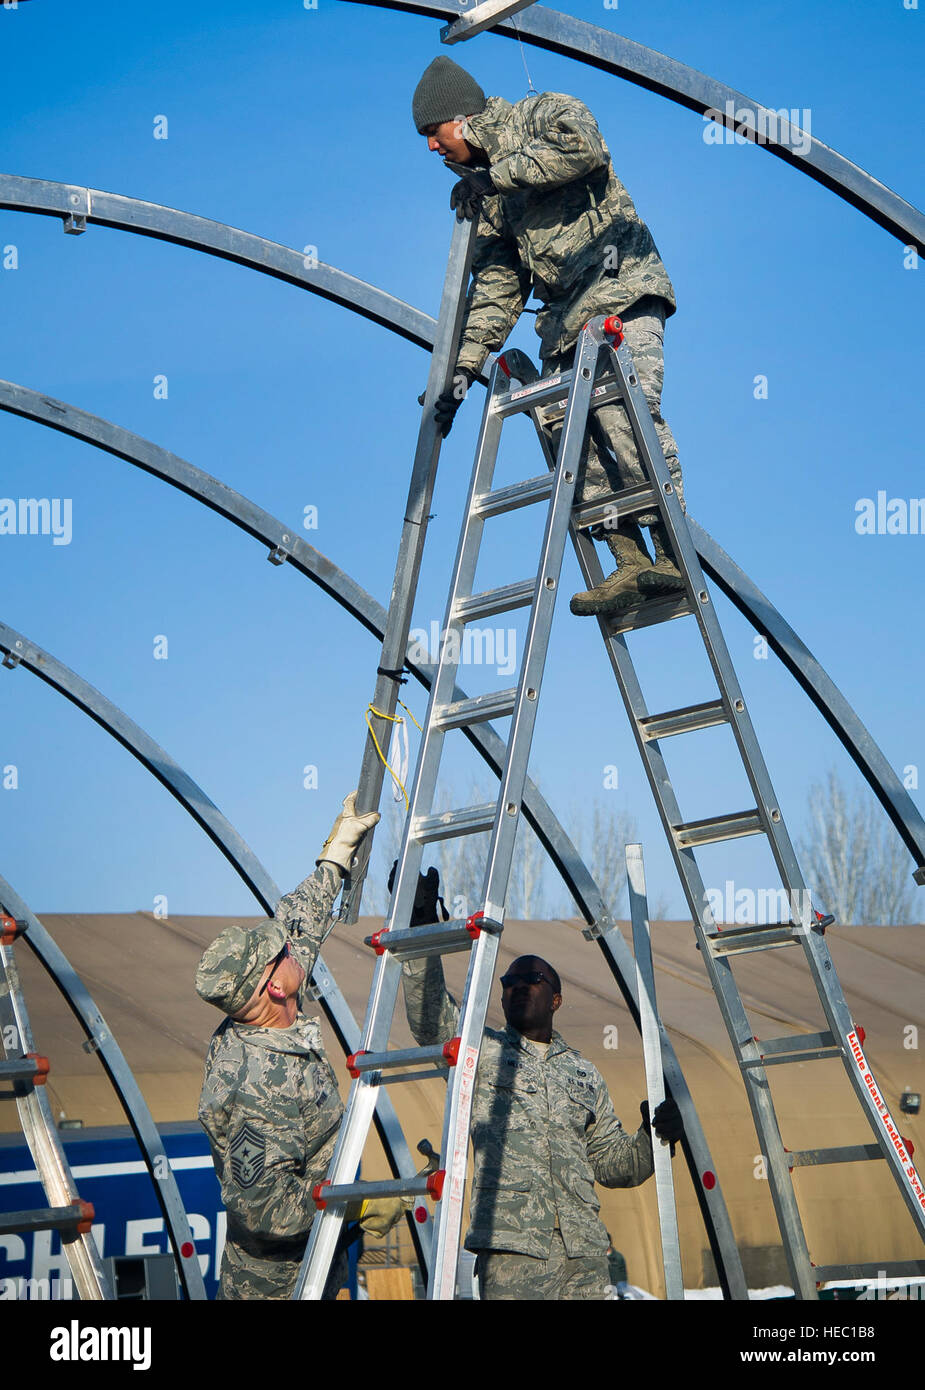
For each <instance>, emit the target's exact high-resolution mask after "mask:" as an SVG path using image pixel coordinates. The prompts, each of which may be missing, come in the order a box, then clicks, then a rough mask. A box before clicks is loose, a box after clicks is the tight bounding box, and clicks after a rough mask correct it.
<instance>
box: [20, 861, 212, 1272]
mask: <svg viewBox="0 0 925 1390" xmlns="http://www.w3.org/2000/svg"><path fill="white" fill-rule="evenodd" d="M0 903H2V904H3V907H4V909H5V910H6V912H8V913H9V915H10V916H11V917H18V918H19V919H20V920H23V921H25V922H27V923H28V929H27V931H26V934H25V941H26V944H27V945H28V946H29V947H30V948H31V950H32V952H33V954H34V955H36V956H38V958H39V960H40V961H41V962H42V964H43V965H44V967H45V969H46V970H47V971H48V973H49V975H50V976H51V978H52V979H53V980H54V982H55V984H56V985H57V986H58V988H59V990H60V991H61V993H62V994H63V995H64V998H65V999H66V1001H67V1003H68V1006H69V1007H70V1009H71V1011H72V1012H73V1013H74V1015H75V1017H76V1018H77V1021H78V1022H79V1024H80V1026H81V1027H82V1028H83V1030H84V1032H85V1033H86V1035H87V1040H88V1042H90V1043H91V1044H92V1046H93V1051H94V1052H96V1053H98V1054H99V1058H100V1061H101V1062H102V1064H103V1067H104V1069H105V1071H106V1074H107V1075H108V1077H109V1079H110V1081H111V1082H112V1084H113V1086H114V1087H115V1090H116V1093H117V1095H118V1096H119V1100H120V1101H121V1103H122V1108H123V1109H124V1111H125V1114H126V1117H127V1119H128V1122H129V1124H130V1125H131V1128H132V1132H133V1133H134V1135H135V1138H136V1139H137V1140H138V1146H139V1148H140V1149H141V1153H142V1157H143V1158H144V1161H145V1164H146V1166H147V1169H148V1172H149V1174H150V1175H151V1180H152V1182H153V1183H154V1191H155V1194H156V1196H157V1200H158V1203H159V1205H160V1208H161V1211H162V1212H163V1215H164V1221H165V1224H166V1228H167V1235H168V1238H169V1240H170V1244H171V1245H172V1247H173V1253H174V1258H175V1259H176V1262H177V1270H178V1272H179V1276H180V1283H181V1286H182V1288H183V1291H184V1293H185V1294H186V1296H187V1298H190V1299H204V1298H205V1296H206V1291H205V1286H204V1284H203V1282H202V1273H201V1271H200V1268H199V1257H198V1255H197V1254H196V1247H195V1244H194V1241H193V1236H192V1232H191V1231H190V1227H189V1221H188V1220H187V1217H186V1210H185V1208H184V1206H183V1199H182V1198H181V1196H180V1190H179V1188H178V1187H177V1180H176V1178H175V1177H174V1175H173V1170H172V1169H171V1167H170V1162H169V1160H168V1158H167V1155H166V1153H165V1152H164V1144H163V1140H162V1139H161V1136H160V1133H159V1131H158V1128H157V1126H156V1125H155V1123H154V1120H153V1119H152V1117H151V1111H150V1110H149V1109H148V1106H147V1102H146V1101H145V1098H144V1096H143V1095H142V1093H141V1090H140V1089H139V1086H138V1082H137V1081H136V1080H135V1077H134V1074H133V1072H132V1069H131V1067H130V1066H129V1064H128V1062H126V1060H125V1057H124V1056H123V1055H122V1049H121V1048H120V1047H119V1044H118V1043H117V1042H116V1040H115V1038H114V1037H113V1035H112V1033H111V1032H110V1030H109V1027H108V1025H107V1023H106V1020H105V1019H104V1018H103V1015H102V1014H101V1013H100V1011H99V1009H98V1008H97V1007H96V1004H95V1003H94V1001H93V999H92V997H91V995H90V992H89V990H88V989H87V987H86V985H85V984H84V982H83V980H81V978H80V976H79V975H78V974H77V972H76V971H75V969H74V967H73V966H72V965H71V963H70V961H69V960H68V959H67V957H66V956H65V955H64V953H63V951H62V950H61V949H60V947H59V946H58V945H57V943H56V942H55V940H54V938H53V937H52V936H51V935H50V934H49V932H48V931H46V929H45V927H43V926H42V923H41V922H40V921H39V919H38V918H37V917H36V916H35V914H34V913H33V912H31V911H30V909H29V907H28V906H27V905H26V903H24V902H23V900H22V898H21V897H20V896H19V894H18V893H17V892H16V890H15V889H14V888H13V887H12V885H11V884H9V883H7V881H6V879H5V878H2V877H0ZM184 1249H186V1250H189V1251H190V1252H192V1253H190V1254H186V1255H184V1253H183V1251H184Z"/></svg>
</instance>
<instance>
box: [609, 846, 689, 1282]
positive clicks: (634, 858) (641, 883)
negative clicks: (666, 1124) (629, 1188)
mask: <svg viewBox="0 0 925 1390" xmlns="http://www.w3.org/2000/svg"><path fill="white" fill-rule="evenodd" d="M624 853H625V858H626V886H627V892H628V894H629V900H630V917H631V919H632V923H633V951H634V954H635V956H636V987H637V990H638V992H639V1014H640V1025H641V1032H642V1051H643V1057H644V1059H645V1069H646V1092H647V1094H648V1098H649V1121H650V1126H652V1127H651V1130H650V1139H651V1142H652V1163H653V1167H654V1168H655V1190H656V1198H657V1202H658V1225H659V1234H660V1236H661V1245H662V1267H663V1269H664V1272H665V1294H666V1297H667V1298H668V1299H670V1300H672V1301H675V1300H677V1301H681V1300H683V1298H684V1274H683V1271H682V1267H681V1241H680V1237H679V1234H678V1208H677V1205H676V1203H675V1196H674V1177H673V1174H672V1169H671V1151H670V1150H668V1149H666V1148H665V1147H664V1146H663V1145H662V1144H661V1142H660V1141H659V1139H658V1136H657V1135H656V1133H655V1129H654V1123H653V1121H654V1116H655V1112H656V1110H657V1109H658V1107H659V1105H661V1103H662V1101H663V1100H664V1099H665V1076H664V1073H663V1071H662V1056H661V1038H660V1033H661V1028H660V1020H659V1016H658V1010H657V1007H656V1003H655V968H654V965H653V963H652V939H651V933H650V928H649V903H648V900H647V897H646V877H645V868H644V865H643V859H642V845H627V846H626V849H625V851H624Z"/></svg>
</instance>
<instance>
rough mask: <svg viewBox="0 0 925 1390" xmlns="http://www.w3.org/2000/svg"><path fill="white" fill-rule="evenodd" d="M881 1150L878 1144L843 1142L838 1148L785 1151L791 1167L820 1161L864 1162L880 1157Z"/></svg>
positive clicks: (809, 1164) (804, 1166) (810, 1165)
mask: <svg viewBox="0 0 925 1390" xmlns="http://www.w3.org/2000/svg"><path fill="white" fill-rule="evenodd" d="M882 1157H883V1150H882V1149H881V1147H880V1145H879V1144H845V1145H843V1146H842V1147H841V1148H838V1149H797V1150H795V1151H794V1152H793V1153H790V1152H789V1151H787V1162H788V1163H789V1165H790V1167H791V1168H815V1167H816V1166H817V1165H818V1164H820V1163H864V1162H866V1161H867V1160H868V1159H871V1158H882Z"/></svg>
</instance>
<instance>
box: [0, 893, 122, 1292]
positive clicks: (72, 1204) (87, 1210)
mask: <svg viewBox="0 0 925 1390" xmlns="http://www.w3.org/2000/svg"><path fill="white" fill-rule="evenodd" d="M25 930H26V923H25V922H21V921H17V920H16V919H14V918H12V917H8V916H6V915H5V914H3V913H0V1042H2V1046H3V1058H4V1060H3V1061H2V1062H0V1081H8V1082H12V1084H13V1089H12V1091H6V1090H5V1091H2V1092H0V1096H2V1097H3V1098H4V1099H9V1098H13V1097H15V1100H16V1107H17V1109H18V1111H19V1119H20V1123H21V1124H22V1129H23V1134H24V1135H25V1139H26V1143H27V1144H28V1145H29V1152H30V1153H31V1154H32V1160H33V1162H34V1164H35V1167H36V1171H37V1173H38V1175H39V1178H40V1180H41V1183H42V1186H43V1188H44V1189H45V1195H46V1197H47V1198H48V1201H49V1203H50V1205H49V1206H48V1207H41V1208H38V1209H36V1210H34V1211H19V1212H3V1213H2V1214H0V1235H6V1234H10V1233H14V1232H23V1231H33V1232H36V1231H50V1230H55V1231H60V1232H61V1239H62V1242H63V1245H64V1253H65V1255H66V1256H67V1262H68V1265H69V1266H70V1270H71V1274H72V1275H73V1278H74V1284H75V1287H76V1290H77V1293H78V1295H79V1297H80V1298H81V1299H84V1300H86V1299H111V1298H113V1297H114V1296H115V1295H114V1293H113V1290H112V1286H111V1284H110V1281H109V1278H108V1276H107V1275H106V1273H105V1271H104V1269H103V1264H102V1261H101V1259H100V1254H99V1251H98V1250H97V1248H96V1242H95V1241H94V1239H93V1236H92V1235H91V1233H90V1231H91V1227H92V1225H93V1217H94V1212H93V1207H92V1205H91V1204H90V1203H89V1202H84V1201H82V1200H81V1198H80V1197H79V1196H78V1193H77V1188H76V1187H75V1185H74V1178H73V1175H72V1173H71V1169H70V1165H69V1164H68V1161H67V1158H66V1157H65V1153H64V1149H63V1147H62V1145H61V1140H60V1138H59V1137H58V1131H57V1128H56V1126H55V1121H54V1116H53V1115H52V1112H51V1106H50V1104H49V1101H48V1096H47V1094H46V1092H45V1089H44V1087H45V1082H46V1079H47V1076H48V1072H49V1064H48V1059H47V1058H46V1057H41V1056H39V1055H38V1054H37V1053H36V1052H35V1050H34V1042H33V1038H32V1030H31V1026H30V1023H29V1015H28V1013H27V1012H26V1004H25V1000H24V998H23V993H22V987H21V985H20V980H19V971H18V968H17V965H16V960H15V957H14V954H13V945H14V942H15V941H16V939H17V938H18V937H20V936H22V935H23V934H24V932H25Z"/></svg>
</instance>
